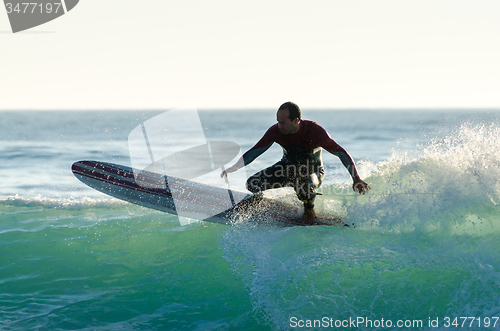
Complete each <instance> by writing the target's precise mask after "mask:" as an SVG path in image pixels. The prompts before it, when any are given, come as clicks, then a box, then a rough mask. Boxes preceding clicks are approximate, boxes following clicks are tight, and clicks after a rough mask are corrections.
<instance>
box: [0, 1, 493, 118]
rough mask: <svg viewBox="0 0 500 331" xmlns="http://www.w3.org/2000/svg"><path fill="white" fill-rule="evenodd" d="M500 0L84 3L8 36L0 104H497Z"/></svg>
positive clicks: (4, 29)
mask: <svg viewBox="0 0 500 331" xmlns="http://www.w3.org/2000/svg"><path fill="white" fill-rule="evenodd" d="M499 17H500V1H498V0H489V1H482V0H479V1H471V0H470V1H465V0H419V1H410V0H363V1H360V0H343V1H338V0H317V1H314V0H312V1H272V0H266V1H260V0H253V1H237V0H232V1H220V0H211V1H206V0H205V1H201V0H200V1H189V0H182V1H181V0H178V1H170V0H147V1H131V0H80V3H79V4H78V5H77V6H76V7H75V8H74V9H73V10H72V11H70V12H68V13H67V14H66V15H63V16H62V17H60V18H58V19H56V20H54V21H51V22H48V23H46V24H44V25H41V26H38V27H35V28H33V29H30V30H27V31H26V32H21V33H17V34H13V33H12V32H11V30H10V25H9V21H8V17H7V14H6V12H5V11H4V10H3V11H2V10H0V109H171V108H176V107H182V106H184V105H187V104H188V105H196V106H197V107H198V108H199V109H203V108H223V109H242V108H244V109H247V108H268V109H269V108H271V109H273V108H277V107H278V106H279V105H280V104H281V103H283V102H285V101H289V100H290V101H294V102H296V103H297V104H299V106H300V107H301V108H309V109H311V108H500V19H499Z"/></svg>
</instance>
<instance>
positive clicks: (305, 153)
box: [220, 102, 370, 223]
mask: <svg viewBox="0 0 500 331" xmlns="http://www.w3.org/2000/svg"><path fill="white" fill-rule="evenodd" d="M276 119H277V121H278V123H277V124H275V125H273V126H271V127H270V128H269V129H268V130H267V132H266V133H265V134H264V136H263V137H262V138H261V139H260V140H259V142H257V144H255V146H253V147H252V148H251V149H250V150H248V151H247V152H246V153H245V154H243V156H242V157H241V158H240V159H239V160H238V161H237V162H236V163H235V164H234V165H233V166H231V167H229V168H227V169H226V170H224V171H223V172H222V173H221V175H220V176H221V177H223V176H227V174H229V173H231V172H235V171H236V170H238V169H239V168H242V167H244V166H246V165H248V164H250V163H251V162H252V161H253V160H255V159H256V158H257V157H258V156H260V155H261V154H262V153H264V152H265V151H266V150H268V149H269V147H271V145H272V144H273V143H278V144H279V145H280V146H281V147H282V148H283V158H282V159H281V160H280V161H278V162H277V163H276V164H274V165H272V166H271V167H269V168H267V169H264V170H262V171H260V172H258V173H256V174H255V175H253V176H251V177H250V178H249V179H248V180H247V183H246V186H247V189H248V190H249V191H250V192H252V193H254V197H257V198H259V197H260V196H261V195H262V193H261V192H263V191H265V190H269V189H273V188H281V187H293V189H294V190H295V193H296V194H297V197H298V199H299V200H301V201H302V202H303V203H304V216H303V221H304V222H305V223H313V220H314V218H315V217H316V214H315V212H314V199H315V198H316V195H317V189H318V187H319V186H320V185H321V183H322V182H323V179H324V177H325V170H324V167H323V158H322V150H323V149H325V150H327V151H328V152H330V153H331V154H333V155H335V156H338V157H339V158H340V161H341V162H342V164H343V165H344V166H345V167H346V169H347V171H349V174H350V175H351V177H352V180H353V182H354V183H353V185H352V188H353V190H354V192H357V193H359V194H365V193H366V192H367V191H368V190H369V189H370V186H369V185H368V184H367V183H365V182H364V181H363V180H361V178H360V177H359V175H358V171H357V169H356V165H355V164H354V160H353V159H352V157H351V156H350V155H349V153H347V151H346V150H345V149H343V148H342V147H341V146H340V145H339V144H337V143H336V142H335V140H333V139H332V138H331V137H330V135H329V134H328V132H327V131H326V130H325V129H323V128H322V127H321V126H320V125H318V124H317V123H316V122H313V121H309V120H303V119H301V112H300V108H299V106H297V105H296V104H295V103H293V102H285V103H284V104H282V105H281V106H280V108H279V109H278V112H277V114H276Z"/></svg>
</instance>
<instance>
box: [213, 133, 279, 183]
mask: <svg viewBox="0 0 500 331" xmlns="http://www.w3.org/2000/svg"><path fill="white" fill-rule="evenodd" d="M272 128H273V127H271V128H270V129H269V130H267V132H266V133H265V134H264V136H263V137H262V138H261V139H260V140H259V142H258V143H256V144H255V146H253V147H252V148H250V149H249V150H248V151H247V152H246V153H245V154H243V156H242V157H240V159H239V160H238V161H236V163H235V164H234V165H233V166H231V167H229V168H227V169H226V170H224V171H222V173H221V174H220V177H221V178H222V177H224V176H227V174H229V173H231V172H235V171H236V170H238V169H239V168H242V167H244V166H246V165H249V164H250V163H251V162H252V161H253V160H255V159H256V158H257V157H259V156H260V155H261V154H262V153H264V152H265V151H267V150H268V149H269V147H271V145H272V144H273V143H274V139H273V136H272V131H271V129H272Z"/></svg>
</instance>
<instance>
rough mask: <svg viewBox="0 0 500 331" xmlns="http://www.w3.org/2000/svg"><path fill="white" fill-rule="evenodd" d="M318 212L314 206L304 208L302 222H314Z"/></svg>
mask: <svg viewBox="0 0 500 331" xmlns="http://www.w3.org/2000/svg"><path fill="white" fill-rule="evenodd" d="M315 218H316V213H315V212H314V209H312V208H304V215H302V222H304V223H307V224H314V219H315Z"/></svg>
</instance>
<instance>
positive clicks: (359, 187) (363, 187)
mask: <svg viewBox="0 0 500 331" xmlns="http://www.w3.org/2000/svg"><path fill="white" fill-rule="evenodd" d="M352 189H353V190H354V192H356V193H359V194H365V193H366V192H368V190H369V189H370V185H368V184H366V183H365V182H364V181H362V180H361V179H360V178H358V179H356V180H355V181H354V184H352Z"/></svg>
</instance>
